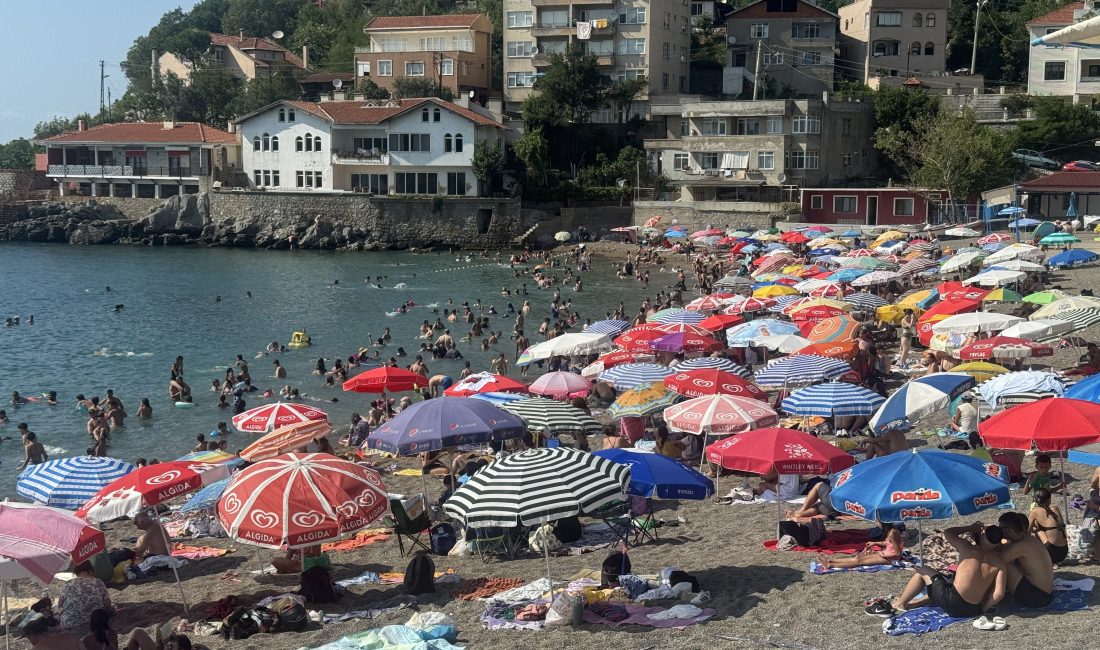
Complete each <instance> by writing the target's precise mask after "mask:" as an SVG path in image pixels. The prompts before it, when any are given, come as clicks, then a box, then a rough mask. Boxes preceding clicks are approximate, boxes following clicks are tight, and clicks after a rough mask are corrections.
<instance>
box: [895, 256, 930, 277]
mask: <svg viewBox="0 0 1100 650" xmlns="http://www.w3.org/2000/svg"><path fill="white" fill-rule="evenodd" d="M938 266H939V264H937V263H936V262H935V261H933V260H930V259H928V258H927V257H918V258H917V259H914V260H909V261H908V262H906V263H905V264H902V265H901V267H900V268H898V275H913V274H915V273H921V272H922V271H927V270H929V269H934V268H937V267H938Z"/></svg>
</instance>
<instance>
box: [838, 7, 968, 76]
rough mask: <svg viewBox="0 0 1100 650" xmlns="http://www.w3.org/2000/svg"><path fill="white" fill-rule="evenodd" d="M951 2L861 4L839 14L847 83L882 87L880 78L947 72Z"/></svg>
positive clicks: (840, 65)
mask: <svg viewBox="0 0 1100 650" xmlns="http://www.w3.org/2000/svg"><path fill="white" fill-rule="evenodd" d="M949 6H950V0H857V1H856V2H853V3H852V4H849V5H845V6H843V7H841V8H840V9H839V10H838V13H839V14H840V33H841V38H840V57H839V58H840V61H839V62H838V66H839V67H841V68H842V70H843V73H844V75H845V76H846V77H848V78H850V79H854V80H856V81H862V82H863V83H865V84H868V85H870V86H871V87H876V85H877V82H876V78H878V77H899V76H900V77H920V76H933V77H934V76H939V75H942V74H944V73H945V72H946V70H945V68H946V60H947V59H946V55H947V10H948V7H949Z"/></svg>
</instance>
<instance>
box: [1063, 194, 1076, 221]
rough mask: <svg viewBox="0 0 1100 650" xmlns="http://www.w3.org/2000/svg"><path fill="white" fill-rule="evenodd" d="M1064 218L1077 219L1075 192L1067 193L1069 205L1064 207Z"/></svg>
mask: <svg viewBox="0 0 1100 650" xmlns="http://www.w3.org/2000/svg"><path fill="white" fill-rule="evenodd" d="M1066 217H1067V218H1069V219H1076V218H1077V192H1070V193H1069V205H1068V206H1066Z"/></svg>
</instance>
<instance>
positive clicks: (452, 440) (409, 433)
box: [367, 397, 527, 456]
mask: <svg viewBox="0 0 1100 650" xmlns="http://www.w3.org/2000/svg"><path fill="white" fill-rule="evenodd" d="M526 430H527V425H526V424H524V422H523V420H521V419H520V418H519V417H518V416H515V415H512V414H511V413H508V412H507V411H503V410H501V409H499V408H497V407H496V406H493V405H492V404H490V403H489V402H486V401H485V400H480V399H470V398H467V397H437V398H435V399H430V400H426V401H423V402H417V403H416V404H413V405H412V406H410V407H408V408H407V409H405V410H404V411H401V413H399V414H398V415H397V417H395V418H394V419H392V420H390V421H389V422H387V423H385V424H383V425H382V426H380V427H378V428H377V429H375V430H374V431H373V432H371V434H370V436H369V437H368V438H367V447H368V448H369V449H379V450H381V451H387V452H390V453H393V454H397V455H399V456H412V455H414V454H419V453H423V452H427V451H439V450H440V449H445V448H447V447H457V446H459V445H480V444H486V443H489V442H494V441H500V440H511V439H514V438H519V437H520V436H521V435H523V432H524V431H526Z"/></svg>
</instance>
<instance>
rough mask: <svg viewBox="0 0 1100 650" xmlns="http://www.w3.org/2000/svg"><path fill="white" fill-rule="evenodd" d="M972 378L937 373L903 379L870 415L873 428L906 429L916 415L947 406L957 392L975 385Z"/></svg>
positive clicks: (922, 415)
mask: <svg viewBox="0 0 1100 650" xmlns="http://www.w3.org/2000/svg"><path fill="white" fill-rule="evenodd" d="M974 383H975V382H974V378H973V377H971V376H970V375H968V374H966V373H962V372H937V373H935V374H932V375H928V376H927V377H921V378H920V379H914V380H913V381H910V382H906V383H905V384H904V385H902V387H901V388H899V389H897V390H896V391H894V394H893V395H891V396H890V398H889V399H887V400H886V402H885V403H884V404H883V405H882V408H880V409H879V411H878V413H875V417H873V418H871V422H870V427H871V430H872V431H876V432H879V433H881V432H883V431H889V430H890V429H908V428H909V427H911V426H912V423H913V422H916V421H917V420H918V419H919V418H922V417H924V416H925V415H928V414H930V413H933V412H935V411H939V410H942V409H945V408H947V405H948V404H950V403H951V402H953V401H954V400H955V398H957V397H958V396H959V395H962V394H963V393H964V392H966V391H967V390H970V389H971V388H973V387H974Z"/></svg>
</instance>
